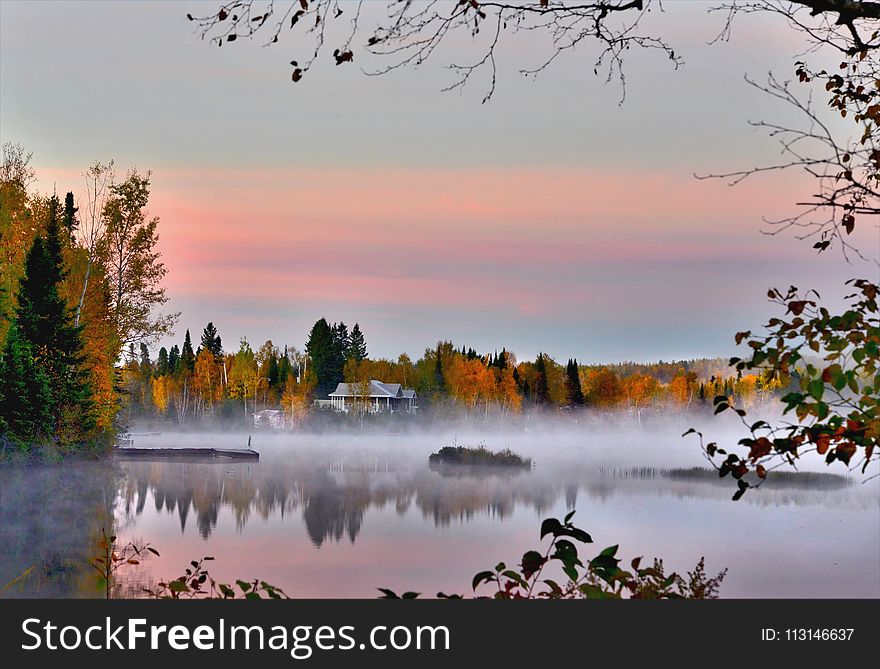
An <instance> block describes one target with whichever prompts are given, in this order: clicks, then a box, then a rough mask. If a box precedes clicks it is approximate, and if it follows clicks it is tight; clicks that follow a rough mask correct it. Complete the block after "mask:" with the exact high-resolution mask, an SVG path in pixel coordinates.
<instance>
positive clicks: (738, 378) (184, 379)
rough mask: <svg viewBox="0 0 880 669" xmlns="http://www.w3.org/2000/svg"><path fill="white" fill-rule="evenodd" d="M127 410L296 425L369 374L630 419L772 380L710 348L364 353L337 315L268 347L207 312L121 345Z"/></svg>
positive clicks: (506, 403)
mask: <svg viewBox="0 0 880 669" xmlns="http://www.w3.org/2000/svg"><path fill="white" fill-rule="evenodd" d="M123 374H124V378H125V387H126V389H127V397H128V400H129V401H128V403H127V411H128V417H129V418H130V419H133V420H134V419H139V418H159V419H162V420H169V421H176V422H178V423H180V424H188V423H204V422H208V423H209V422H212V421H217V420H229V419H231V420H233V421H234V422H239V423H241V424H247V425H250V424H251V422H252V420H253V414H254V413H256V412H258V411H261V410H264V409H275V410H281V411H283V412H284V417H285V423H286V424H287V425H288V426H291V427H293V426H297V425H301V424H302V423H303V421H304V420H305V419H306V417H307V416H308V415H309V414H310V412H311V411H313V410H315V407H316V405H315V402H314V400H321V399H326V398H327V395H328V393H330V392H332V391H333V390H334V389H335V388H336V387H337V384H339V383H341V382H345V383H349V384H354V385H360V384H364V386H365V387H367V386H366V384H367V383H368V382H369V381H370V380H373V379H375V380H379V381H382V382H385V383H399V384H400V385H401V386H403V387H405V388H413V389H415V390H416V393H417V395H418V403H419V405H420V407H421V409H422V410H426V409H429V408H431V409H438V408H444V409H447V410H450V411H452V412H453V413H455V414H458V415H464V416H472V417H478V418H489V417H490V416H491V417H501V418H504V417H507V416H510V415H513V414H520V413H522V412H524V411H526V412H529V411H576V410H579V409H583V408H593V409H598V410H602V411H627V412H629V413H631V414H633V415H634V416H635V417H636V418H637V419H638V420H641V415H642V413H643V412H644V411H646V410H650V409H652V408H653V409H660V408H668V407H670V406H671V407H674V408H676V409H679V410H686V409H688V408H698V407H708V406H711V403H712V400H713V399H714V398H715V397H718V396H721V395H723V396H726V397H729V398H730V399H731V401H733V400H734V399H736V400H737V402H739V403H740V404H745V405H748V406H751V407H755V406H757V405H759V404H762V403H763V402H764V401H765V400H766V399H767V398H768V397H770V396H771V395H773V394H774V393H776V392H777V391H779V390H781V386H780V384H779V382H778V381H775V380H773V379H772V378H771V377H770V376H768V375H762V374H745V375H743V374H742V373H741V372H739V373H733V371H732V370H731V368H730V367H729V366H728V363H727V361H726V360H724V359H721V358H715V359H701V360H690V361H681V362H673V363H669V362H662V361H661V362H657V363H652V364H636V363H622V364H618V365H582V364H579V363H578V361H577V360H576V359H573V358H570V359H568V360H567V361H566V363H565V364H561V363H559V362H557V361H556V360H554V359H553V358H552V357H551V356H550V355H548V354H546V353H540V354H538V356H537V357H536V358H535V359H534V360H527V361H518V360H517V358H516V355H515V354H514V353H513V352H511V351H508V350H507V349H506V348H502V349H501V350H500V351H493V352H492V353H489V354H481V353H478V352H477V351H476V349H474V348H471V347H466V346H461V347H458V346H456V345H454V344H453V343H452V342H450V341H440V342H438V343H437V345H436V346H434V347H432V348H427V349H425V351H424V354H423V355H422V356H421V357H420V358H418V359H417V360H413V359H411V358H410V356H409V355H407V354H406V353H403V354H401V355H399V356H398V357H397V358H396V359H395V360H391V359H386V358H371V357H369V355H368V352H367V345H366V339H365V337H364V333H363V331H362V330H361V327H360V324H358V323H355V325H354V326H353V327H352V328H351V330H350V331H349V328H348V326H347V325H346V324H345V323H344V322H342V321H340V322H338V323H331V322H330V321H328V320H327V319H326V318H320V319H319V320H318V321H317V322H316V323H315V324H314V325H313V326H312V328H311V330H310V332H309V335H308V338H307V342H306V345H305V348H304V350H303V351H300V350H299V349H297V348H296V347H295V346H284V347H283V348H279V347H278V346H276V345H275V344H274V343H273V342H272V341H271V340H268V341H266V342H265V343H263V344H262V345H261V346H260V347H259V348H258V349H256V350H254V349H253V347H252V346H251V344H250V342H249V341H248V340H247V339H246V338H242V339H241V340H240V341H239V344H238V348H237V350H234V351H224V349H223V346H222V340H221V337H220V335H219V333H218V332H217V328H216V326H215V325H214V323H213V322H210V323H208V324H207V325H206V326H205V328H204V330H203V332H202V335H201V339H200V343H199V345H198V348H196V349H195V350H194V349H193V344H192V338H191V335H190V331H189V330H187V331H186V334H185V336H184V339H183V343H182V346H180V347H178V346H177V345H174V346H172V347H171V349H170V351H169V350H167V349H166V348H165V347H162V348H160V349H159V351H158V354H157V356H156V358H155V360H154V359H152V358H151V354H150V351H149V349H148V347H147V346H146V344H141V348H140V351H139V352H137V351H136V350H135V348H134V347H133V346H132V347H131V348H130V349H129V352H128V355H127V363H126V364H125V367H124V370H123Z"/></svg>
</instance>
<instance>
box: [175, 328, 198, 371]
mask: <svg viewBox="0 0 880 669" xmlns="http://www.w3.org/2000/svg"><path fill="white" fill-rule="evenodd" d="M179 366H180V369H181V371H184V372H186V371H189V372H190V373H192V372H193V371H194V370H195V368H196V354H195V353H193V345H192V338H191V337H190V335H189V330H187V331H186V335H185V336H184V338H183V348H182V349H180V365H179Z"/></svg>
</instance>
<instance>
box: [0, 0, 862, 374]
mask: <svg viewBox="0 0 880 669" xmlns="http://www.w3.org/2000/svg"><path fill="white" fill-rule="evenodd" d="M711 4H712V3H703V2H698V1H688V2H684V1H679V2H666V3H664V8H665V11H664V12H662V13H661V12H654V13H653V14H652V15H651V16H650V17H648V19H649V20H648V21H646V22H645V24H644V30H645V31H646V32H647V31H654V32H656V33H659V34H662V35H664V36H665V37H666V38H667V40H668V41H669V42H670V43H671V44H672V45H673V46H674V48H675V49H676V52H677V53H679V54H680V55H681V56H682V58H683V59H684V63H685V64H684V66H683V67H681V68H679V69H677V70H676V69H674V68H673V67H672V66H671V64H670V63H669V61H668V60H666V59H665V58H663V57H661V56H660V55H658V54H657V53H656V52H653V53H647V52H645V53H639V52H634V53H632V54H631V55H629V56H628V57H627V63H626V76H627V84H626V99H625V101H623V102H622V103H621V97H622V95H621V93H622V91H621V88H620V86H619V85H618V84H616V83H615V82H611V83H606V82H605V80H604V78H603V77H601V76H600V77H596V76H594V75H593V72H592V69H593V68H592V64H593V61H594V60H595V56H596V52H595V50H594V48H593V47H592V46H589V45H587V46H586V47H585V48H581V49H579V50H576V51H575V52H574V53H573V54H572V55H571V56H568V57H565V58H560V59H558V60H557V61H556V63H555V64H554V65H553V66H552V67H551V68H549V69H548V70H546V71H545V72H543V73H542V74H541V75H540V76H538V77H529V78H525V77H523V76H521V75H520V74H519V70H520V69H521V68H527V67H530V66H535V65H537V64H539V63H540V62H541V60H542V56H546V55H547V54H548V53H549V52H548V50H547V43H546V41H545V40H542V39H540V36H538V35H526V36H524V37H523V36H518V37H517V38H515V39H514V40H510V41H508V42H503V43H502V46H501V48H500V49H499V53H498V68H499V79H498V84H497V89H496V92H495V95H494V97H493V98H492V99H491V100H490V101H489V102H488V103H486V104H481V99H482V98H483V95H484V94H485V92H486V84H487V82H486V80H485V79H480V78H479V75H475V78H474V79H473V81H471V82H470V83H469V84H468V85H467V86H466V87H464V88H463V89H461V90H459V91H455V92H451V93H444V92H441V89H443V88H444V87H445V86H447V85H449V84H450V83H452V81H454V78H453V74H452V73H451V72H450V71H449V69H448V68H447V67H445V66H446V65H448V64H449V63H450V62H452V61H453V60H456V59H457V60H466V59H467V57H468V56H472V55H473V54H477V53H478V47H479V44H476V45H475V44H473V43H472V42H471V40H470V38H467V37H464V36H462V37H461V38H456V39H454V40H452V41H451V42H450V44H449V45H448V46H447V47H445V49H440V50H439V51H438V52H437V53H436V54H435V57H433V58H432V59H431V60H429V61H428V62H426V63H425V64H424V65H422V66H421V67H419V68H418V69H401V70H396V71H395V72H393V73H391V74H388V75H384V76H381V77H371V76H365V75H364V70H369V69H371V68H374V67H376V66H377V65H378V64H381V62H380V61H368V60H364V61H362V60H356V61H355V62H354V63H350V64H346V65H343V66H340V67H336V66H334V65H333V63H332V57H331V55H330V54H331V52H332V48H331V49H328V50H327V51H326V52H325V53H324V55H323V57H322V59H321V60H319V62H318V64H317V65H316V66H315V67H314V68H313V69H312V70H311V71H310V72H309V73H308V74H307V76H306V77H305V78H304V79H303V80H302V81H301V82H299V83H297V84H294V83H292V82H291V81H290V73H291V67H290V65H289V61H290V60H291V59H295V58H298V59H300V60H303V59H304V57H305V56H306V55H307V51H308V48H307V46H306V43H305V42H302V41H298V40H297V39H296V36H295V35H292V34H290V35H282V39H281V41H279V43H278V44H276V45H273V46H271V47H264V46H263V41H264V40H263V39H258V40H256V41H246V40H239V41H238V42H236V43H235V44H229V45H225V47H224V48H222V49H218V48H217V47H216V46H212V45H210V44H209V43H208V42H205V41H203V40H201V39H199V36H198V34H197V33H196V32H194V30H193V24H192V23H190V22H188V21H187V20H186V16H185V15H186V13H187V11H191V12H192V13H194V14H199V13H209V12H211V11H212V10H213V9H215V8H216V4H212V3H207V4H205V3H201V4H200V3H198V2H182V3H171V2H153V3H134V2H132V3H104V2H100V3H79V2H65V3H56V2H27V3H19V2H10V1H6V0H4V2H2V3H0V140H2V141H3V142H7V141H12V142H18V143H20V144H22V145H23V146H24V147H25V148H26V149H27V150H28V151H32V152H33V166H34V167H35V169H36V171H37V176H38V179H39V181H38V188H39V189H40V190H41V191H42V192H51V191H52V190H53V188H55V189H57V190H58V191H63V192H66V191H67V190H72V191H73V192H74V193H75V194H76V195H77V196H79V195H80V194H83V193H84V180H83V177H82V172H83V171H84V170H85V169H86V168H87V167H88V166H89V165H90V164H92V163H93V162H94V161H95V160H101V161H107V160H109V159H110V158H113V159H114V160H115V164H116V168H117V173H118V174H119V175H120V176H121V175H124V174H125V171H126V170H128V169H130V168H133V167H137V168H138V169H139V170H140V171H146V170H151V171H152V194H151V200H150V205H149V211H150V214H151V215H153V216H158V217H159V219H160V221H161V222H160V225H159V233H160V242H159V249H160V251H161V252H162V256H163V260H164V262H165V264H166V266H167V268H168V271H169V273H168V276H167V277H166V280H165V282H164V285H165V287H166V288H167V292H168V295H169V296H170V297H171V300H170V302H169V303H168V304H167V305H166V308H167V309H168V310H172V311H180V312H181V314H182V315H181V318H180V321H179V324H178V326H177V329H176V334H175V336H174V338H173V339H167V340H163V341H161V342H159V343H158V344H165V345H168V346H170V345H171V344H172V343H178V344H179V343H180V342H182V339H183V332H184V330H185V329H187V328H188V329H190V330H191V331H192V333H193V337H194V338H195V339H197V338H198V336H199V334H200V333H201V330H202V328H203V327H204V325H205V324H206V323H207V322H208V321H213V322H214V324H215V325H216V326H217V328H218V330H219V333H220V335H221V336H222V337H223V341H224V345H225V347H226V348H227V349H233V350H234V349H236V348H237V342H238V340H239V338H240V337H243V336H246V337H247V338H248V340H249V341H250V342H251V343H252V345H253V346H254V348H256V347H257V346H259V344H260V343H262V342H263V341H265V340H266V339H272V341H273V342H274V343H275V344H276V345H279V346H284V345H292V346H296V347H298V348H300V349H301V348H302V347H303V345H304V343H305V340H306V337H307V335H308V331H309V329H310V327H311V325H312V324H313V323H314V322H315V320H317V319H318V318H320V317H322V316H324V317H326V318H327V319H328V320H329V321H331V322H333V321H339V320H342V321H345V322H346V323H347V324H348V325H349V328H351V326H352V325H353V324H354V323H355V322H358V323H359V324H360V326H361V328H362V330H363V331H364V333H365V336H366V338H367V347H368V350H369V352H370V355H371V357H395V358H396V357H397V355H399V354H400V353H402V352H407V353H409V354H410V355H411V356H414V357H417V356H419V355H421V354H422V352H423V351H424V349H425V348H426V347H431V346H433V345H434V344H435V343H436V342H437V340H439V339H451V340H452V341H453V342H455V343H456V344H457V345H459V346H461V345H466V346H468V347H474V348H476V349H477V350H480V351H489V352H491V351H493V350H500V349H501V348H502V347H506V348H507V349H508V350H513V351H515V352H516V354H517V356H518V357H519V359H521V360H522V359H529V358H533V357H534V356H535V355H536V354H537V353H538V352H539V351H544V352H547V353H549V354H550V355H552V356H554V357H555V358H557V359H561V360H563V361H564V360H565V359H567V358H569V357H576V358H577V359H578V360H579V361H580V362H582V363H600V362H612V361H619V360H639V361H650V360H658V359H663V360H670V359H684V358H692V357H701V356H715V355H728V354H730V353H731V352H732V351H733V341H732V338H733V333H734V332H736V331H739V330H744V329H757V326H759V325H760V324H761V323H762V322H763V321H764V320H765V319H766V318H767V317H768V316H769V315H771V313H772V307H771V306H770V305H768V304H767V300H766V292H767V288H768V287H770V286H779V287H787V286H788V285H790V284H794V285H800V286H805V287H816V288H819V289H820V290H821V291H822V292H823V293H826V294H828V295H829V296H834V295H842V294H843V292H844V291H843V287H842V285H841V284H842V282H843V281H844V280H846V279H848V278H851V277H854V276H869V275H874V274H876V267H872V266H870V265H864V264H859V263H856V264H854V265H847V264H846V263H845V262H844V261H843V260H842V259H841V258H840V256H839V254H838V255H833V256H832V255H831V254H825V255H823V256H822V257H820V258H818V259H817V257H816V256H815V252H814V251H812V250H811V249H810V244H809V243H805V242H798V241H797V240H795V239H794V238H793V235H791V234H782V235H778V236H775V237H771V236H767V235H764V234H762V233H761V231H762V230H766V229H767V226H766V224H764V223H763V222H762V220H763V218H764V217H767V218H770V219H773V218H780V217H783V216H786V215H788V214H790V213H791V212H792V211H793V203H794V202H797V201H801V200H802V199H803V198H804V196H805V195H807V194H808V191H807V188H808V186H809V184H808V183H806V182H805V181H804V179H803V178H802V177H799V176H798V175H794V174H790V175H785V174H783V175H775V176H768V177H762V178H758V179H755V180H752V181H747V182H744V183H742V184H740V185H738V186H736V187H733V188H731V187H729V186H728V185H727V184H726V183H724V182H722V181H716V180H709V181H706V180H697V179H695V178H694V174H695V173H697V174H705V173H710V172H724V171H730V170H734V169H739V168H742V167H749V166H752V165H757V164H766V163H767V162H769V161H771V160H773V159H774V158H778V149H777V148H776V146H775V145H774V144H773V142H772V140H768V138H767V137H766V134H764V133H762V132H761V131H760V130H758V129H756V128H754V127H752V126H750V125H749V123H748V121H749V120H750V119H751V120H759V119H770V120H773V121H780V122H786V121H788V122H796V120H797V119H796V117H794V116H793V115H792V112H791V111H790V110H788V109H786V108H785V107H782V106H780V105H778V104H775V103H774V102H773V101H771V100H769V99H768V98H767V97H766V96H764V95H763V94H761V93H759V92H758V91H755V90H754V89H753V88H751V87H750V86H749V85H748V84H747V83H746V82H745V80H744V75H749V76H751V77H753V78H755V79H758V80H761V79H766V76H767V73H768V71H771V70H772V71H774V72H776V73H777V74H778V75H779V76H780V77H781V78H783V79H787V78H790V77H791V73H792V71H793V67H792V63H793V62H794V61H795V60H796V59H797V57H798V55H799V54H800V53H801V52H802V51H803V49H804V44H803V43H802V42H800V40H799V38H798V37H797V35H796V34H795V33H793V31H791V30H790V29H789V28H788V27H787V26H786V25H785V24H784V23H782V22H781V21H779V20H777V19H775V18H773V17H769V16H749V17H742V20H741V21H740V22H739V23H737V24H735V26H734V30H733V34H732V37H731V39H730V40H729V41H726V42H724V41H722V42H717V43H715V44H709V42H710V41H712V38H713V37H715V35H716V34H717V33H718V31H719V30H720V28H721V26H722V24H723V16H721V15H718V14H712V13H708V12H707V9H708V8H709V7H710V6H711ZM383 6H384V3H373V4H368V9H367V14H366V17H365V19H362V22H361V25H362V27H363V26H365V25H369V23H370V20H371V19H372V20H373V21H375V16H374V14H375V13H376V12H379V11H381V8H382V7H383ZM340 26H341V28H339V29H340V30H343V32H344V29H346V25H345V24H340ZM340 34H341V33H340ZM362 35H363V39H366V36H368V35H369V32H368V31H364V32H363V33H362ZM332 39H333V33H331V38H330V40H332ZM477 39H480V38H479V37H478V38H477ZM330 40H328V43H332V42H331V41H330ZM226 47H228V48H226ZM358 53H359V54H360V52H358ZM820 57H821V56H820V55H814V56H811V58H814V59H819V58H820ZM832 59H833V57H832ZM835 63H836V61H835ZM843 127H844V129H845V128H846V127H845V126H843ZM866 240H867V244H868V246H869V247H870V246H871V245H875V246H876V228H875V229H873V230H871V229H869V230H868V232H867V237H865V238H864V239H862V241H863V242H864V241H866ZM158 344H157V345H158Z"/></svg>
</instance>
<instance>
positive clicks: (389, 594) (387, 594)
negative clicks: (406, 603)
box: [376, 588, 400, 599]
mask: <svg viewBox="0 0 880 669" xmlns="http://www.w3.org/2000/svg"><path fill="white" fill-rule="evenodd" d="M376 590H378V591H379V592H381V593H382V596H381V597H380V598H379V599H400V597H398V596H397V593H396V592H394V590H389V589H388V588H376Z"/></svg>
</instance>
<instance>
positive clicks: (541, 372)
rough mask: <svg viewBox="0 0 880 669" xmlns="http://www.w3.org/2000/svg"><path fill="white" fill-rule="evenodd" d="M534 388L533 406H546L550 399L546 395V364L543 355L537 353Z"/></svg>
mask: <svg viewBox="0 0 880 669" xmlns="http://www.w3.org/2000/svg"><path fill="white" fill-rule="evenodd" d="M535 372H536V374H535V386H534V389H533V390H534V393H533V394H534V398H535V404H547V403H548V402H549V401H550V397H549V396H548V394H547V363H546V361H545V360H544V354H543V353H538V358H537V360H535Z"/></svg>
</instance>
